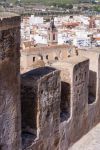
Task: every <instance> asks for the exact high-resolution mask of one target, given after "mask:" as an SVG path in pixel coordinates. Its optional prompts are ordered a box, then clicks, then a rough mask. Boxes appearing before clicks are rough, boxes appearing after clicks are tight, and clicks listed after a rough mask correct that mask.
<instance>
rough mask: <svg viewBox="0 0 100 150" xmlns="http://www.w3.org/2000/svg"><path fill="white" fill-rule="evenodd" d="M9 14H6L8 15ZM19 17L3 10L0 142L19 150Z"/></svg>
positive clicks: (4, 149) (10, 149)
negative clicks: (4, 13)
mask: <svg viewBox="0 0 100 150" xmlns="http://www.w3.org/2000/svg"><path fill="white" fill-rule="evenodd" d="M6 15H7V14H6ZM19 70H20V17H19V16H17V17H16V16H14V15H13V17H12V14H11V16H10V14H9V16H8V17H7V16H6V18H5V15H4V16H3V15H2V14H1V13H0V145H1V147H2V148H1V149H2V150H20V149H21V140H20V139H21V135H20V130H21V129H20V119H21V118H20V116H21V114H20V80H19V76H20V75H19Z"/></svg>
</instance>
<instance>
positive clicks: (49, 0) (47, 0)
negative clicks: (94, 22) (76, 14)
mask: <svg viewBox="0 0 100 150" xmlns="http://www.w3.org/2000/svg"><path fill="white" fill-rule="evenodd" d="M8 1H10V2H12V3H16V2H17V1H18V0H8ZM20 2H22V3H29V4H32V3H43V4H50V5H53V4H55V5H57V4H74V3H78V2H79V0H20Z"/></svg>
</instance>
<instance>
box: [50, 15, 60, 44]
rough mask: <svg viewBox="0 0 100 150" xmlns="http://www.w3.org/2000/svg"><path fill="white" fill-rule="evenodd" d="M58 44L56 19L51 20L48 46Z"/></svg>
mask: <svg viewBox="0 0 100 150" xmlns="http://www.w3.org/2000/svg"><path fill="white" fill-rule="evenodd" d="M57 43H58V30H57V28H56V26H55V24H54V18H53V17H52V18H51V20H50V26H49V28H48V45H54V44H57Z"/></svg>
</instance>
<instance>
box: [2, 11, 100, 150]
mask: <svg viewBox="0 0 100 150" xmlns="http://www.w3.org/2000/svg"><path fill="white" fill-rule="evenodd" d="M0 18H1V19H0V150H22V149H23V150H68V149H69V148H70V147H71V146H72V145H73V144H74V143H75V142H76V141H78V140H79V139H80V138H81V137H82V136H83V135H85V134H86V133H88V131H89V130H91V129H92V128H93V127H94V126H95V125H96V124H98V123H99V122H100V52H99V50H95V51H93V50H92V49H91V50H89V51H87V50H83V49H82V50H78V51H77V53H73V54H72V56H71V54H70V57H68V55H67V53H66V52H65V53H63V51H61V49H60V52H59V53H57V56H58V57H59V58H60V59H59V58H56V59H55V57H57V56H56V52H55V53H53V52H52V56H51V57H50V56H49V55H48V54H50V53H51V51H47V52H46V49H45V50H44V51H45V55H44V53H43V57H40V58H41V59H46V61H47V60H48V59H49V57H50V62H49V63H46V61H45V67H38V68H37V69H33V70H31V71H27V72H26V73H24V74H22V75H21V83H20V73H19V70H20V51H19V50H20V17H19V16H17V15H15V14H7V13H4V14H0ZM62 47H63V46H60V48H62ZM52 48H54V49H55V46H53V47H52ZM48 49H49V48H48ZM58 49H59V48H58ZM64 51H67V50H66V49H64ZM42 52H43V51H42ZM42 52H41V53H42ZM48 52H49V53H48ZM32 53H33V52H32ZM38 54H39V52H38ZM60 54H61V55H60ZM26 55H27V53H26ZM47 55H48V57H46V56H47ZM63 56H64V59H63ZM32 57H35V56H34V55H33V54H32ZM26 58H27V57H26ZM52 58H53V61H51V59H52ZM32 59H33V58H32ZM33 60H34V59H33ZM25 62H26V63H27V59H26V60H25ZM28 62H29V61H28ZM31 65H32V60H31ZM47 65H48V66H47ZM30 68H31V67H30ZM20 105H21V106H20ZM20 108H21V109H20ZM21 138H22V142H21ZM21 146H22V147H21Z"/></svg>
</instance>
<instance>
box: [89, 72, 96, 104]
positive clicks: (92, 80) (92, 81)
mask: <svg viewBox="0 0 100 150" xmlns="http://www.w3.org/2000/svg"><path fill="white" fill-rule="evenodd" d="M96 86H97V73H96V72H94V71H91V70H90V71H89V86H88V90H89V93H88V104H92V103H93V102H94V101H95V100H96Z"/></svg>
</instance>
